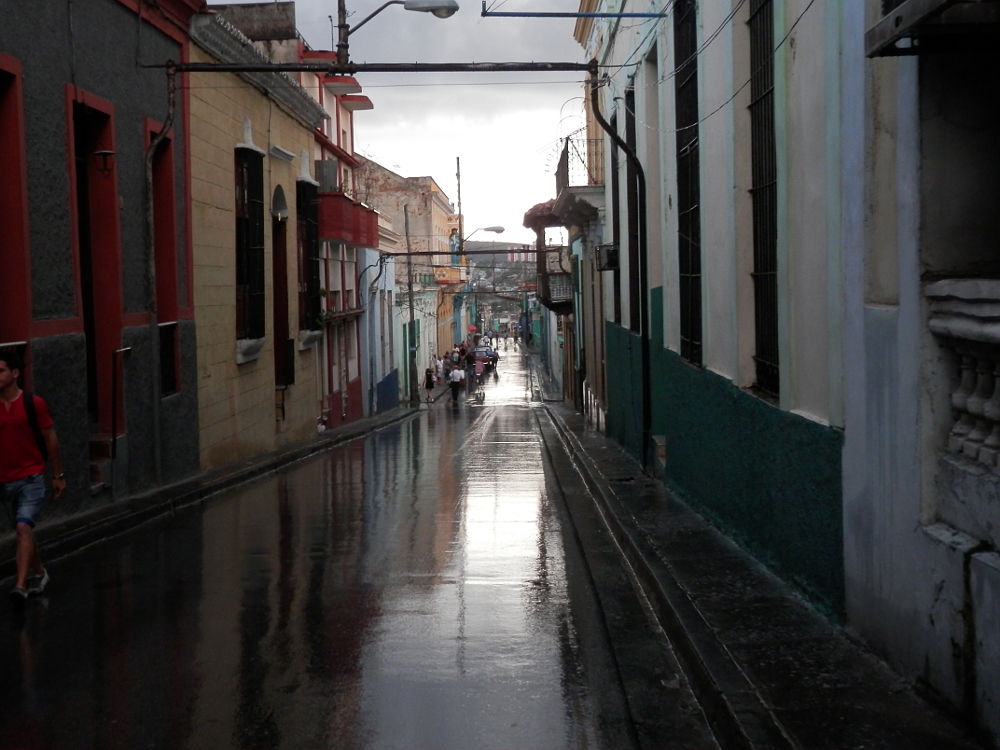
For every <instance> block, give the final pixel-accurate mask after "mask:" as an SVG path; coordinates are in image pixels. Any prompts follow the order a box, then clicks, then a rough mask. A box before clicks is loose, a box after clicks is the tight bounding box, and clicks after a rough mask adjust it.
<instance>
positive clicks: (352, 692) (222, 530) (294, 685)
mask: <svg viewBox="0 0 1000 750" xmlns="http://www.w3.org/2000/svg"><path fill="white" fill-rule="evenodd" d="M519 359H520V358H519V357H516V356H510V357H508V358H506V359H504V360H502V361H501V367H500V372H499V377H498V378H496V379H492V378H491V379H490V380H489V381H488V383H487V385H486V386H485V388H484V391H483V396H482V399H481V400H477V399H475V398H474V395H472V394H463V398H462V400H461V402H460V403H458V404H455V405H453V404H451V403H449V402H448V400H447V399H442V400H440V401H439V402H438V403H437V404H435V405H433V406H432V407H430V408H428V407H426V406H424V407H422V413H421V414H420V415H419V417H417V418H416V419H412V420H408V421H406V422H405V423H402V424H401V425H397V426H395V427H392V428H389V429H387V430H384V431H382V432H379V433H376V434H374V435H371V436H369V437H368V438H367V439H366V440H364V441H357V442H355V443H352V444H350V445H347V446H344V447H341V448H337V449H335V450H333V451H331V452H329V453H326V454H323V455H322V456H319V457H316V458H314V459H311V460H309V461H306V462H302V463H299V464H296V465H294V466H293V467H291V468H290V469H288V470H285V471H283V472H281V473H280V474H277V475H275V476H271V477H267V478H264V479H262V480H259V481H256V482H254V483H253V484H249V485H246V486H244V487H241V488H239V489H238V490H237V491H233V492H230V493H228V494H227V495H225V496H220V497H217V498H215V499H213V500H212V501H210V502H209V503H207V504H206V505H205V506H204V507H203V508H200V509H198V510H193V511H190V512H186V513H184V514H181V515H179V516H178V517H177V518H175V519H174V520H172V521H171V522H170V523H169V524H158V525H157V526H156V527H155V528H150V529H147V530H144V531H141V532H137V533H133V534H131V535H129V536H128V537H127V538H125V539H122V540H119V541H115V542H111V543H108V544H106V545H103V546H101V547H99V548H96V549H92V550H89V551H87V552H84V553H81V554H79V555H77V556H75V557H73V558H72V559H68V560H65V561H62V562H60V563H56V564H53V565H52V574H53V582H52V584H51V587H50V593H49V594H47V595H46V597H45V598H44V599H42V600H38V601H32V602H31V603H30V605H29V606H28V607H27V609H26V610H25V612H24V614H23V615H22V616H20V617H17V616H14V615H12V614H11V613H10V611H9V610H7V611H5V612H4V613H3V615H2V617H3V625H4V626H5V627H3V630H2V632H0V659H2V669H3V672H2V675H0V691H2V701H0V727H2V729H3V731H2V733H0V745H2V746H4V747H13V746H19V747H27V746H31V747H70V746H73V747H79V746H84V747H164V748H179V747H206V748H207V747H211V748H222V747H247V748H249V747H258V748H262V747H310V748H313V747H315V748H318V747H334V748H348V747H350V748H365V747H369V748H397V747H398V748H405V747H413V748H449V747H456V748H457V747H461V748H490V747H505V748H513V747H516V748H529V747H539V748H559V747H566V748H569V747H572V748H584V747H593V746H597V745H600V744H601V743H602V742H605V741H606V738H602V737H601V736H600V733H599V731H598V729H597V728H596V727H597V719H596V717H597V715H598V714H599V713H600V711H601V707H600V706H597V705H594V699H593V698H592V693H591V691H590V689H589V688H588V684H589V683H588V680H590V679H593V675H590V676H588V675H587V674H586V670H585V669H584V668H583V667H582V666H581V660H580V654H579V651H580V644H579V642H578V638H577V632H578V629H577V625H576V622H575V621H574V617H575V616H577V617H578V616H579V614H578V610H579V609H580V608H581V607H580V606H579V604H577V605H576V606H574V607H573V608H572V609H571V602H570V599H569V594H568V591H569V588H568V585H567V576H566V567H565V559H564V550H563V544H564V536H563V532H562V528H561V523H562V522H561V520H560V515H559V513H558V512H557V510H556V509H555V507H554V504H553V502H552V501H551V500H550V498H549V496H548V494H547V492H546V487H545V481H544V474H543V463H542V456H541V447H540V438H539V433H538V428H537V423H536V421H535V419H534V417H533V415H532V407H531V406H530V404H529V401H528V398H527V395H526V390H527V388H526V377H527V374H526V372H525V370H524V369H523V367H522V366H521V364H520V362H519Z"/></svg>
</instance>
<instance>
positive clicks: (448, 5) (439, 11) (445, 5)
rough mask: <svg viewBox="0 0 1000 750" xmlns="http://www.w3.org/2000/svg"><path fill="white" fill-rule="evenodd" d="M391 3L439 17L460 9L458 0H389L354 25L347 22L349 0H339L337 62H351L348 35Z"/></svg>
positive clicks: (451, 14)
mask: <svg viewBox="0 0 1000 750" xmlns="http://www.w3.org/2000/svg"><path fill="white" fill-rule="evenodd" d="M390 5H402V6H403V9H404V10H415V11H420V12H422V13H431V14H432V15H434V16H436V17H437V18H450V17H451V16H453V15H455V12H456V11H457V10H458V2H456V0H389V2H387V3H385V4H384V5H381V6H379V7H378V8H376V9H375V10H374V11H373V12H372V13H369V14H368V15H367V16H365V17H364V18H363V19H361V21H359V22H358V23H356V24H354V26H353V27H352V26H350V25H349V24H348V23H347V0H337V31H338V34H339V37H338V41H337V63H338V64H339V65H347V63H348V62H350V55H349V53H348V37H349V36H350V35H351V34H353V33H354V32H355V31H357V30H358V29H360V28H361V27H362V26H364V25H365V24H366V23H368V22H369V21H370V20H372V18H374V17H375V16H377V15H378V14H379V13H381V12H382V11H383V10H385V9H386V8H388V7H389V6H390Z"/></svg>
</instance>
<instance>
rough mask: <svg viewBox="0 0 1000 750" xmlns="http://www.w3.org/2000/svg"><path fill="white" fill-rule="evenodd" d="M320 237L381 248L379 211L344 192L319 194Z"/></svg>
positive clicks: (358, 245) (360, 245) (354, 244)
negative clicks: (379, 246) (379, 245)
mask: <svg viewBox="0 0 1000 750" xmlns="http://www.w3.org/2000/svg"><path fill="white" fill-rule="evenodd" d="M319 238H320V239H321V240H332V241H334V242H343V243H344V244H347V245H353V246H356V247H378V212H376V211H375V210H373V209H371V208H368V206H366V205H364V204H363V203H358V202H357V201H354V200H351V199H350V198H349V197H348V196H346V195H345V194H344V193H320V194H319Z"/></svg>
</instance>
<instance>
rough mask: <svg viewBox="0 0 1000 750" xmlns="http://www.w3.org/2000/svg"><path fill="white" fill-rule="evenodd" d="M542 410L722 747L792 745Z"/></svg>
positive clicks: (562, 428)
mask: <svg viewBox="0 0 1000 750" xmlns="http://www.w3.org/2000/svg"><path fill="white" fill-rule="evenodd" d="M545 409H546V411H547V412H548V414H549V415H550V417H551V418H552V421H553V423H554V424H555V425H556V427H557V429H558V430H559V433H560V435H561V436H562V438H563V440H564V441H565V442H566V445H567V447H568V448H569V449H570V453H571V455H572V457H573V460H574V462H575V463H576V465H577V467H578V469H579V470H580V473H581V475H582V476H583V478H584V480H585V482H586V484H587V486H588V487H589V488H590V490H591V492H592V493H593V495H594V497H595V499H596V501H597V504H598V510H599V511H600V513H601V515H602V516H603V518H604V521H605V523H606V524H607V527H608V529H609V531H610V532H611V534H612V536H614V538H615V540H616V541H617V543H618V545H619V548H620V549H621V551H622V554H623V556H624V558H625V560H626V561H627V562H628V564H629V567H630V569H631V571H630V572H631V574H632V575H633V576H634V578H635V583H636V584H637V585H638V587H639V589H640V590H641V591H642V592H643V593H644V594H645V595H646V597H647V599H648V600H649V603H650V605H651V607H652V609H653V612H654V613H655V616H656V619H657V622H658V624H659V625H660V627H662V628H663V630H664V632H665V633H666V634H667V637H668V639H669V640H670V642H671V644H672V645H673V646H674V649H675V650H676V653H677V656H678V659H679V660H680V662H681V664H682V665H683V667H684V671H685V674H686V675H687V677H688V679H689V681H690V684H691V688H692V690H693V691H694V694H695V696H696V697H697V698H698V701H699V702H700V703H701V706H702V709H703V710H704V712H705V716H706V718H707V719H708V722H709V725H710V726H711V727H712V730H713V731H714V732H715V734H716V737H717V738H718V740H719V744H720V745H721V746H722V747H725V748H727V749H728V748H740V749H741V750H756V749H757V748H777V749H778V750H791V749H792V748H796V747H797V744H796V743H795V742H794V741H793V740H792V739H791V737H789V735H788V733H787V732H786V731H785V730H784V728H783V727H782V726H781V724H780V722H779V721H778V719H777V718H776V717H775V716H774V714H773V713H772V711H771V710H770V709H769V708H768V707H767V705H766V704H765V703H764V701H763V700H762V698H761V696H760V695H759V693H758V692H757V690H756V689H755V687H754V686H753V684H752V683H751V681H750V680H749V678H748V677H747V676H746V675H745V674H744V672H743V670H742V669H741V668H740V666H739V665H738V664H737V663H736V661H735V660H734V659H733V657H732V655H731V654H730V653H729V651H728V650H727V649H726V647H725V645H724V644H723V643H721V642H720V641H719V640H718V638H717V637H716V636H715V633H714V631H713V630H712V628H711V627H710V626H709V625H708V623H707V622H706V621H705V619H704V617H703V616H702V614H701V612H699V610H698V608H697V606H696V605H695V604H694V602H692V601H691V598H690V597H689V596H688V595H687V593H686V592H685V591H684V589H683V587H682V586H681V585H680V583H679V582H678V581H677V579H676V578H675V577H674V575H673V573H672V572H671V570H670V568H669V566H668V565H667V564H666V563H665V562H664V561H662V560H660V559H659V558H657V557H656V556H655V554H653V552H652V550H651V549H650V547H649V545H647V544H646V543H645V542H644V540H643V538H642V536H641V535H640V533H639V531H638V527H637V525H636V524H635V523H634V522H632V523H629V514H628V512H627V511H626V510H625V509H624V508H623V507H622V506H621V504H620V502H619V501H618V499H617V497H616V496H615V495H614V491H613V490H612V489H611V488H610V487H609V486H608V483H607V481H606V480H605V479H604V477H603V475H602V474H601V472H600V471H599V469H597V467H596V466H595V465H594V463H593V462H592V461H591V460H590V458H589V456H588V455H587V453H586V451H585V450H584V448H583V446H582V445H581V444H580V442H579V440H578V439H577V437H576V435H575V434H573V432H572V430H570V429H569V428H568V427H567V426H566V424H565V423H564V422H563V420H562V418H561V415H559V414H558V413H557V411H556V410H555V409H552V408H550V407H548V406H546V407H545Z"/></svg>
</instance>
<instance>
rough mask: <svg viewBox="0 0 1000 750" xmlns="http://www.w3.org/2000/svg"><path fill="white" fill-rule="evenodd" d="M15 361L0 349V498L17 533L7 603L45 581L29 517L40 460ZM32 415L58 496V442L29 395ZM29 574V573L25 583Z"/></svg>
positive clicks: (35, 503) (62, 485)
mask: <svg viewBox="0 0 1000 750" xmlns="http://www.w3.org/2000/svg"><path fill="white" fill-rule="evenodd" d="M20 374H21V361H20V359H19V358H18V356H17V355H16V354H15V353H13V352H5V351H0V494H2V496H3V500H4V507H6V508H7V512H8V513H9V514H10V516H11V520H12V522H13V523H14V529H15V531H16V532H17V556H16V562H17V580H16V582H15V583H14V588H12V589H11V591H10V596H11V599H13V600H14V601H15V602H23V601H24V600H25V599H27V598H28V595H29V594H40V593H42V592H43V591H44V590H45V587H46V585H48V582H49V574H48V573H47V572H46V571H45V568H44V567H42V560H41V558H40V557H39V556H38V546H37V545H36V544H35V534H34V528H35V517H36V516H37V515H38V511H39V510H40V509H41V506H42V500H43V499H44V497H45V464H46V459H45V457H44V456H43V454H42V450H41V448H40V447H39V445H38V441H37V439H36V437H35V432H34V430H33V428H32V426H31V422H30V421H29V419H28V413H27V412H26V411H25V408H24V398H23V395H24V391H22V390H21V389H20V388H19V387H18V385H17V378H18V376H20ZM33 403H34V406H35V416H36V422H37V425H38V428H39V430H40V432H41V436H42V439H43V440H44V442H45V447H46V449H47V450H48V454H49V457H48V461H49V462H51V464H52V491H53V494H54V495H55V496H56V497H61V496H62V494H63V492H64V491H65V489H66V477H65V475H64V474H63V473H62V468H61V464H60V461H59V441H58V439H57V438H56V432H55V430H54V429H53V427H52V417H50V416H49V408H48V407H47V406H46V405H45V402H44V401H43V400H42V399H40V398H39V397H38V396H34V397H33ZM29 572H30V573H31V574H32V575H31V577H30V579H29V577H28V574H29Z"/></svg>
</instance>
